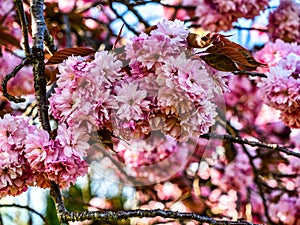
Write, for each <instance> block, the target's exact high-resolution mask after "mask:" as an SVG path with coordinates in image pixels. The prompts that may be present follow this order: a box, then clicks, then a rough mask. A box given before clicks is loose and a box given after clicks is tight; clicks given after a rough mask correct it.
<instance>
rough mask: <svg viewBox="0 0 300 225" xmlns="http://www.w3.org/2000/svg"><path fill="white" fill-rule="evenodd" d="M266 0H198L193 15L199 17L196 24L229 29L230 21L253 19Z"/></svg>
mask: <svg viewBox="0 0 300 225" xmlns="http://www.w3.org/2000/svg"><path fill="white" fill-rule="evenodd" d="M268 2H269V1H267V0H263V1H256V0H252V1H247V0H242V1H241V0H234V1H222V0H212V1H206V0H199V1H198V4H197V8H196V11H195V16H197V17H199V20H198V22H197V23H198V24H201V27H203V29H206V30H210V31H220V30H224V31H227V30H230V29H231V28H232V23H233V22H236V21H237V20H238V18H241V17H243V18H246V19H253V18H254V17H255V16H257V15H259V12H260V10H264V9H265V8H266V7H267V6H268Z"/></svg>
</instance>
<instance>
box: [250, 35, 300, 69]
mask: <svg viewBox="0 0 300 225" xmlns="http://www.w3.org/2000/svg"><path fill="white" fill-rule="evenodd" d="M290 53H295V54H297V55H300V46H299V45H297V44H296V43H286V42H283V41H282V40H281V39H277V40H276V41H275V42H268V43H267V44H266V45H265V46H264V47H263V48H262V49H261V50H260V51H258V52H256V53H255V58H256V59H257V60H258V61H259V62H262V63H265V64H267V65H268V66H269V67H270V66H274V65H277V64H278V63H279V62H280V61H281V60H282V59H284V58H286V57H287V55H289V54H290ZM259 70H260V71H261V72H268V71H269V68H263V67H259Z"/></svg>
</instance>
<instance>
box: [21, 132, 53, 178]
mask: <svg viewBox="0 0 300 225" xmlns="http://www.w3.org/2000/svg"><path fill="white" fill-rule="evenodd" d="M24 152H25V157H26V158H27V160H28V163H29V164H30V167H31V168H32V170H33V171H34V172H36V173H40V172H42V171H44V170H45V163H46V162H50V161H51V160H53V158H55V155H56V150H55V149H54V148H53V146H52V142H51V141H50V137H49V134H48V132H47V131H45V130H40V129H37V130H36V131H35V132H34V133H32V134H28V135H27V137H26V141H25V149H24Z"/></svg>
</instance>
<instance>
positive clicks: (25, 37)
mask: <svg viewBox="0 0 300 225" xmlns="http://www.w3.org/2000/svg"><path fill="white" fill-rule="evenodd" d="M14 2H15V5H16V8H17V10H18V16H19V19H20V21H21V27H22V35H23V45H24V50H25V56H26V58H30V55H31V49H30V46H29V38H28V22H27V19H26V14H25V11H24V7H23V1H21V0H14Z"/></svg>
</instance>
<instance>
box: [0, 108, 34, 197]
mask: <svg viewBox="0 0 300 225" xmlns="http://www.w3.org/2000/svg"><path fill="white" fill-rule="evenodd" d="M33 131H34V127H33V126H30V125H29V118H27V117H21V116H11V115H10V114H6V115H4V117H3V118H1V119H0V132H1V135H0V196H6V195H13V196H16V195H19V194H21V193H22V192H24V191H26V190H27V188H28V185H32V184H33V178H34V176H33V171H32V170H31V168H30V165H29V163H28V161H27V160H26V158H25V157H24V141H25V138H26V136H27V135H28V134H30V133H32V132H33Z"/></svg>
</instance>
